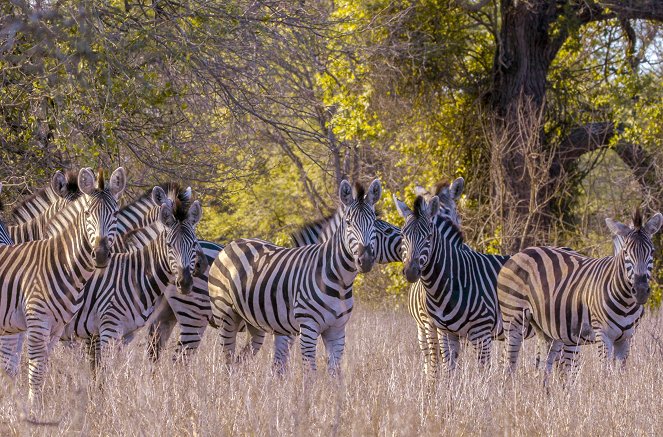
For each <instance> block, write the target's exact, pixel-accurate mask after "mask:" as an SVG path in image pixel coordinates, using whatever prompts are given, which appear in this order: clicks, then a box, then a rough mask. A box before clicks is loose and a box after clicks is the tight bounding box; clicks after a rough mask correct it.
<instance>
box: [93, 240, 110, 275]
mask: <svg viewBox="0 0 663 437" xmlns="http://www.w3.org/2000/svg"><path fill="white" fill-rule="evenodd" d="M94 246H95V247H94V250H93V251H92V259H93V260H94V263H95V266H96V267H97V268H103V267H106V266H107V265H108V262H109V261H110V245H109V244H108V237H100V238H97V240H96V242H95V245H94Z"/></svg>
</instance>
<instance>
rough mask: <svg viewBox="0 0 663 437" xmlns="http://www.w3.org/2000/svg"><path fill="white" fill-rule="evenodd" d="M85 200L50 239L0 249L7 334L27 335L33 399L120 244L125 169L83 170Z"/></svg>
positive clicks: (56, 224) (1, 309)
mask: <svg viewBox="0 0 663 437" xmlns="http://www.w3.org/2000/svg"><path fill="white" fill-rule="evenodd" d="M78 185H79V187H80V189H81V191H82V192H83V194H84V195H83V196H82V197H80V198H78V199H77V200H75V201H73V202H71V203H70V204H69V205H68V206H67V207H66V208H65V209H64V210H62V211H61V212H60V213H59V214H57V215H56V216H55V217H54V218H53V220H52V221H51V223H50V227H49V231H48V232H49V234H48V238H47V239H44V240H39V241H31V242H27V243H23V244H19V245H15V246H3V247H0V287H1V288H0V293H1V294H0V317H1V318H2V325H0V329H1V331H2V333H3V334H4V333H7V334H12V333H17V332H21V331H27V346H28V357H29V372H28V376H29V383H30V398H31V399H33V400H34V399H36V398H37V397H38V396H39V394H40V393H41V388H42V386H43V381H44V372H45V364H46V360H47V358H48V355H49V351H50V349H51V347H52V342H53V341H54V340H55V339H59V337H60V335H61V333H62V330H63V329H64V326H65V324H66V323H67V322H69V320H70V319H71V317H72V316H73V315H74V314H75V313H76V311H78V309H79V307H80V302H81V291H82V288H83V285H84V283H85V281H87V280H88V279H89V278H90V276H92V274H93V271H94V270H95V267H105V266H106V264H107V263H108V257H109V255H110V246H111V245H112V243H113V240H114V238H115V228H116V217H115V216H116V214H117V211H118V204H117V199H118V198H119V197H120V195H121V194H122V192H123V191H124V188H125V185H126V177H125V172H124V169H122V168H118V169H117V170H115V172H113V174H112V176H111V178H110V181H109V183H108V185H109V186H108V187H106V186H105V185H106V183H105V182H104V179H103V175H101V173H100V176H99V178H98V179H97V184H96V187H95V177H94V174H93V173H92V170H91V169H88V168H85V169H81V171H80V172H79V175H78Z"/></svg>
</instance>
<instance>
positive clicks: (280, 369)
mask: <svg viewBox="0 0 663 437" xmlns="http://www.w3.org/2000/svg"><path fill="white" fill-rule="evenodd" d="M294 341H295V337H294V336H292V335H275V336H274V362H273V363H272V367H273V369H274V370H275V371H276V373H278V374H279V375H282V374H283V373H285V370H286V367H287V365H288V358H289V356H290V347H292V344H293V343H294Z"/></svg>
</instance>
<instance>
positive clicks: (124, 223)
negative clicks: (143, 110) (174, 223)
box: [117, 197, 159, 236]
mask: <svg viewBox="0 0 663 437" xmlns="http://www.w3.org/2000/svg"><path fill="white" fill-rule="evenodd" d="M158 217H159V208H157V207H156V206H155V205H154V202H153V201H152V198H151V197H141V198H139V199H138V200H136V201H135V202H133V203H130V204H129V205H127V206H125V207H124V208H122V209H120V211H119V212H118V213H117V235H118V236H122V235H124V234H127V233H129V232H131V231H135V230H136V229H140V228H143V227H145V226H149V225H151V224H152V223H154V222H155V221H157V218H158Z"/></svg>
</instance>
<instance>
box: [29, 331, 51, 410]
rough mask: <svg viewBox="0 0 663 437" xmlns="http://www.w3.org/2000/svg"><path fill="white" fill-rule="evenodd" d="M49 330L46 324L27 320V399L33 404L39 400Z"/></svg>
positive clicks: (44, 370) (46, 360) (44, 369)
mask: <svg viewBox="0 0 663 437" xmlns="http://www.w3.org/2000/svg"><path fill="white" fill-rule="evenodd" d="M50 337H51V329H50V326H49V325H48V323H47V322H45V321H40V320H38V319H28V332H27V345H28V383H29V392H28V399H29V401H30V403H32V404H34V403H35V402H36V401H40V400H41V396H42V392H43V389H44V378H45V376H46V365H47V362H48V346H49V340H50Z"/></svg>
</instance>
